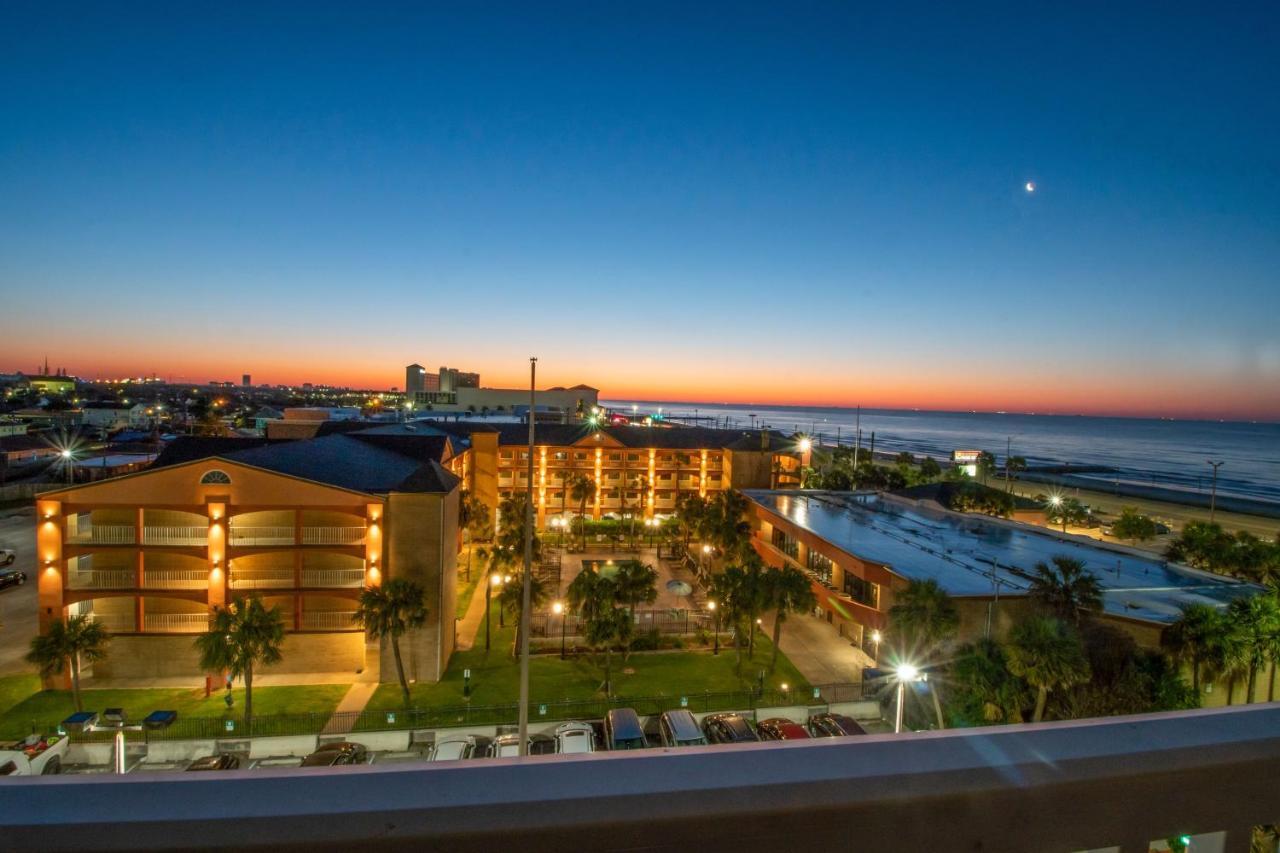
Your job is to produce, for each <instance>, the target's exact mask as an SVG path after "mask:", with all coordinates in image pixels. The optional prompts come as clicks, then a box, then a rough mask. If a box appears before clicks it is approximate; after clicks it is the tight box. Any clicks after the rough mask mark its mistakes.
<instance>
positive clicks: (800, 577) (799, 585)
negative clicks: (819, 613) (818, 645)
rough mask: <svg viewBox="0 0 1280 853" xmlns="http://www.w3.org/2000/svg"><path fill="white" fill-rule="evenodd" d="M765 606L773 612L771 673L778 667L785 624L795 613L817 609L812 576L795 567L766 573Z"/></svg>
mask: <svg viewBox="0 0 1280 853" xmlns="http://www.w3.org/2000/svg"><path fill="white" fill-rule="evenodd" d="M764 577H765V593H764V597H765V603H766V606H767V607H769V608H770V609H772V610H773V654H772V655H771V656H770V658H769V672H773V670H774V668H775V667H777V665H778V646H779V644H780V643H781V642H782V623H783V622H786V621H787V617H788V616H789V615H790V614H792V613H805V612H808V611H811V610H813V608H815V607H817V606H818V599H817V596H815V595H814V594H813V586H812V584H811V583H810V582H809V576H808V575H806V574H805V573H804V572H802V571H800V570H799V569H797V568H795V567H794V566H783V567H782V568H781V569H773V570H771V571H768V572H765V576H764Z"/></svg>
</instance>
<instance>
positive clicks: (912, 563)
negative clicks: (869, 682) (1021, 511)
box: [744, 490, 1262, 659]
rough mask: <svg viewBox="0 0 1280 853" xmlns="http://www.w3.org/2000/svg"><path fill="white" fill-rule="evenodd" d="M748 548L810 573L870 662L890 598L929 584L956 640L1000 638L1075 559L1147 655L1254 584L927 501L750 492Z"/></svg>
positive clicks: (1110, 614) (831, 615)
mask: <svg viewBox="0 0 1280 853" xmlns="http://www.w3.org/2000/svg"><path fill="white" fill-rule="evenodd" d="M744 494H745V495H746V496H747V498H749V499H750V502H751V527H752V536H753V540H752V541H753V544H754V545H755V547H756V550H757V551H758V552H759V553H760V554H761V556H762V557H763V558H764V559H765V561H766V562H767V563H769V564H770V565H772V566H775V567H779V566H782V565H792V566H796V567H798V568H800V569H802V570H804V571H805V572H807V573H808V574H809V577H810V578H811V580H812V582H813V590H814V593H815V595H816V596H817V598H818V604H819V607H820V608H821V609H822V611H823V612H824V614H825V616H826V619H827V621H828V622H831V623H832V624H834V625H836V626H837V627H838V628H839V630H840V633H841V634H842V635H843V636H845V637H847V638H849V639H850V640H851V641H852V642H853V643H854V644H856V645H858V646H859V647H861V648H862V649H863V650H864V651H865V652H867V654H868V656H869V657H871V658H872V659H875V658H876V657H877V651H878V640H879V639H880V638H883V637H884V636H885V632H886V631H887V629H888V611H889V608H890V607H892V606H893V603H894V599H895V595H896V594H897V593H899V592H900V591H901V590H902V589H903V588H904V587H906V586H907V584H908V583H909V582H910V581H913V580H929V579H932V580H935V581H937V582H938V584H939V585H940V586H941V587H942V588H943V589H944V590H945V591H946V592H947V593H948V594H949V595H950V596H951V597H952V598H953V599H954V600H955V602H956V605H957V609H958V610H959V613H960V629H959V637H958V639H959V640H960V641H962V642H963V641H969V640H973V639H976V638H978V637H981V636H984V635H988V634H990V635H992V636H997V637H998V636H1002V635H1003V634H1004V632H1005V630H1006V629H1007V628H1008V627H1009V625H1010V624H1011V623H1012V622H1013V621H1014V620H1016V619H1017V618H1019V617H1020V616H1021V615H1022V614H1024V613H1025V612H1026V610H1027V608H1028V601H1027V590H1028V588H1029V587H1030V585H1031V578H1032V575H1033V572H1034V568H1035V566H1036V564H1037V563H1041V562H1044V563H1048V562H1049V561H1050V560H1051V559H1052V558H1053V557H1057V556H1066V557H1072V558H1074V559H1077V560H1080V561H1081V562H1082V563H1083V564H1084V566H1085V568H1086V569H1087V570H1089V571H1092V572H1093V573H1094V574H1095V575H1096V576H1097V578H1098V583H1099V585H1100V586H1101V587H1102V600H1103V610H1102V613H1101V614H1100V617H1099V618H1101V619H1103V620H1105V621H1107V622H1109V623H1112V624H1114V625H1115V626H1117V627H1119V628H1121V629H1123V630H1124V631H1125V632H1126V633H1128V634H1130V635H1131V636H1132V637H1133V638H1134V639H1135V640H1136V641H1137V642H1138V643H1139V645H1142V646H1144V647H1147V648H1155V647H1157V646H1158V645H1159V642H1160V634H1161V632H1162V630H1163V629H1164V628H1165V626H1167V625H1169V624H1171V623H1172V622H1174V621H1176V620H1177V619H1178V617H1179V616H1180V615H1181V608H1182V607H1184V606H1186V605H1188V604H1199V603H1203V604H1211V605H1214V606H1219V607H1224V606H1226V605H1227V604H1228V603H1230V602H1231V601H1232V600H1233V599H1235V598H1238V597H1242V596H1249V595H1255V594H1257V593H1259V592H1262V588H1261V587H1258V586H1256V585H1254V584H1250V583H1245V582H1243V581H1237V580H1234V579H1232V578H1226V577H1222V576H1221V575H1215V574H1212V573H1210V572H1204V571H1199V570H1197V569H1192V568H1189V567H1187V566H1180V565H1176V564H1171V563H1169V562H1167V561H1163V560H1160V559H1158V558H1155V557H1150V556H1146V555H1143V554H1141V553H1140V552H1137V551H1134V550H1132V549H1128V548H1124V547H1121V546H1113V545H1106V544H1102V543H1093V542H1091V541H1086V540H1082V539H1081V538H1079V537H1074V536H1060V535H1057V534H1055V533H1053V532H1052V531H1048V530H1045V529H1043V528H1038V527H1031V526H1027V525H1022V524H1019V523H1017V522H1012V521H1005V520H1003V519H996V518H991V517H988V516H974V515H968V514H963V513H956V512H950V511H948V510H945V509H942V508H940V507H938V506H937V505H936V504H933V503H932V502H924V501H912V500H907V499H903V498H898V497H894V496H891V495H884V494H876V493H868V492H810V491H804V492H794V491H793V492H779V491H765V490H748V491H746V492H744Z"/></svg>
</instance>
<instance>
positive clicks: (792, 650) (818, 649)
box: [763, 613, 872, 684]
mask: <svg viewBox="0 0 1280 853" xmlns="http://www.w3.org/2000/svg"><path fill="white" fill-rule="evenodd" d="M763 629H764V631H765V633H766V635H767V636H770V637H772V636H773V615H772V614H769V615H767V616H766V617H764V624H763ZM781 647H782V653H783V654H785V655H786V656H787V657H788V658H789V659H790V660H791V662H792V663H793V664H795V666H796V669H798V670H800V674H801V675H803V676H804V677H805V679H806V680H807V681H808V682H809V683H810V684H832V683H850V682H853V683H856V682H860V681H862V668H863V667H864V666H871V665H872V660H871V658H870V657H869V656H868V655H867V654H866V653H864V652H863V651H862V650H861V649H857V648H854V647H853V645H852V643H851V641H850V640H849V639H847V638H845V637H841V636H840V633H839V632H838V631H837V630H836V627H835V626H834V625H829V624H828V623H827V622H826V621H825V620H823V619H818V618H816V617H814V616H810V615H809V614H807V613H805V614H793V615H791V616H790V617H788V619H787V621H786V622H784V623H783V625H782V643H781Z"/></svg>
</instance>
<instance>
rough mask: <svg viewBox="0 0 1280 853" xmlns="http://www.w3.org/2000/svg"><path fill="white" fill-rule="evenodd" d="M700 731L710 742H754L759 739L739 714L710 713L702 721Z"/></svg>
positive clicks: (745, 719) (744, 718)
mask: <svg viewBox="0 0 1280 853" xmlns="http://www.w3.org/2000/svg"><path fill="white" fill-rule="evenodd" d="M702 731H703V732H704V733H705V734H706V736H707V740H709V741H711V742H712V743H754V742H756V741H758V740H760V738H759V737H757V736H756V733H755V730H754V729H752V728H751V724H750V723H748V722H747V718H746V717H744V716H742V715H741V714H712V715H711V716H709V717H707V718H705V719H704V720H703V721H702Z"/></svg>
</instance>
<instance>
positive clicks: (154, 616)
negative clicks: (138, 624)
mask: <svg viewBox="0 0 1280 853" xmlns="http://www.w3.org/2000/svg"><path fill="white" fill-rule="evenodd" d="M142 630H143V631H145V632H146V633H149V634H203V633H204V632H205V631H208V630H209V614H208V613H145V612H144V613H143V614H142Z"/></svg>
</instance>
